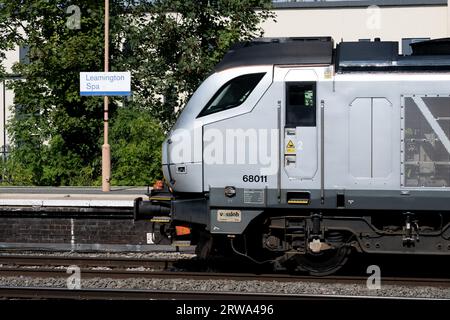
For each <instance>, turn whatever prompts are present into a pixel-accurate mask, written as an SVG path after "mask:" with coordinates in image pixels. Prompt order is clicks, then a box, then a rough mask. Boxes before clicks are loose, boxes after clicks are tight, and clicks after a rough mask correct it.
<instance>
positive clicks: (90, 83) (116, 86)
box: [80, 71, 131, 96]
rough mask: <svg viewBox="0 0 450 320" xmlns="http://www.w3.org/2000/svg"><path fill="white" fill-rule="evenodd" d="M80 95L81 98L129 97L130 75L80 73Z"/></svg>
mask: <svg viewBox="0 0 450 320" xmlns="http://www.w3.org/2000/svg"><path fill="white" fill-rule="evenodd" d="M80 95H82V96H129V95H131V73H130V72H129V71H126V72H80Z"/></svg>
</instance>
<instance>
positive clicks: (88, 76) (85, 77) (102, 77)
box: [80, 59, 131, 192]
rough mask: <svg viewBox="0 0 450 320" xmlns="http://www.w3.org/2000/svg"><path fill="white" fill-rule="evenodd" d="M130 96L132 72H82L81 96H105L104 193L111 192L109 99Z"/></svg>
mask: <svg viewBox="0 0 450 320" xmlns="http://www.w3.org/2000/svg"><path fill="white" fill-rule="evenodd" d="M105 60H106V59H105ZM105 69H106V68H105ZM130 94H131V73H130V72H80V95H82V96H104V109H103V146H102V190H103V191H104V192H108V191H110V190H111V147H110V145H109V143H108V133H109V132H108V129H109V128H108V120H109V117H108V103H109V101H108V100H109V98H108V97H109V96H128V95H130Z"/></svg>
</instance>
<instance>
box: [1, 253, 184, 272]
mask: <svg viewBox="0 0 450 320" xmlns="http://www.w3.org/2000/svg"><path fill="white" fill-rule="evenodd" d="M181 261H182V259H139V258H119V257H70V256H42V255H29V256H28V255H5V256H1V255H0V265H1V266H2V267H4V266H5V265H6V266H22V267H23V266H28V267H29V266H50V267H56V266H70V265H76V266H79V267H80V268H89V267H107V268H114V269H121V268H122V269H123V268H138V267H141V268H152V269H156V270H167V269H169V268H171V267H173V266H174V263H176V262H181Z"/></svg>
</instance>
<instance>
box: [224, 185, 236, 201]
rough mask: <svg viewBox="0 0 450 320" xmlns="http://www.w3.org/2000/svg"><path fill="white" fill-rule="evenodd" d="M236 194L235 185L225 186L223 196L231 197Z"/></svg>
mask: <svg viewBox="0 0 450 320" xmlns="http://www.w3.org/2000/svg"><path fill="white" fill-rule="evenodd" d="M235 195H236V188H235V187H231V186H228V187H225V196H227V197H228V198H232V197H234V196H235Z"/></svg>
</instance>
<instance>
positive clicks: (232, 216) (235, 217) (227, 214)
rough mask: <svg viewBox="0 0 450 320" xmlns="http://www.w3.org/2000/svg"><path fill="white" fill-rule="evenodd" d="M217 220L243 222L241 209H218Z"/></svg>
mask: <svg viewBox="0 0 450 320" xmlns="http://www.w3.org/2000/svg"><path fill="white" fill-rule="evenodd" d="M217 221H220V222H241V210H217Z"/></svg>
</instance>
